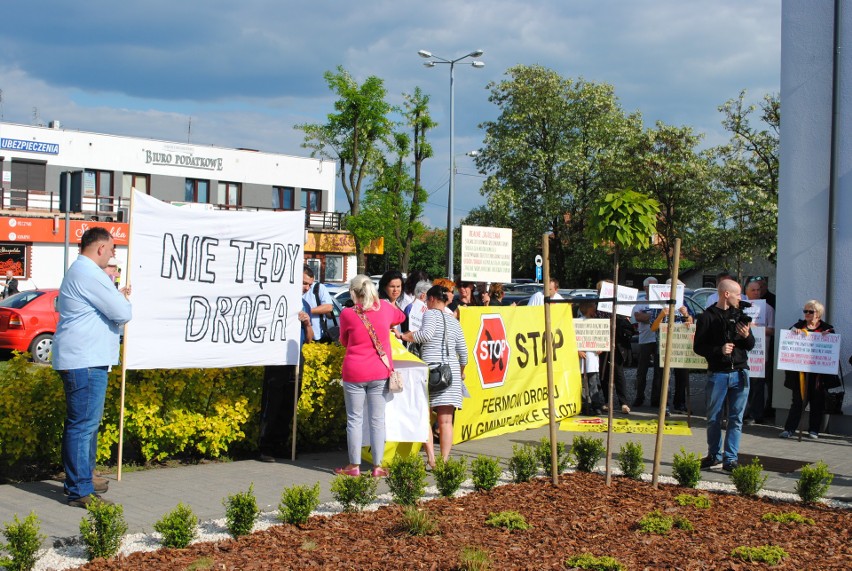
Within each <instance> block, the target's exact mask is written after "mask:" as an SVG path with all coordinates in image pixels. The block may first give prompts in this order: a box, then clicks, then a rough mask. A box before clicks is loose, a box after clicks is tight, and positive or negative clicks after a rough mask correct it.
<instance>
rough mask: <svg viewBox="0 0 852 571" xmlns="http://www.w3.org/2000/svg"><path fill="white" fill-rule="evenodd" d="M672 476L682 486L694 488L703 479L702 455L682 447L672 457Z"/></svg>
mask: <svg viewBox="0 0 852 571" xmlns="http://www.w3.org/2000/svg"><path fill="white" fill-rule="evenodd" d="M672 476H673V477H674V479H675V480H677V483H678V484H680V485H681V486H683V487H685V488H694V487H695V485H696V484H698V482H700V481H701V457H700V456H699V455H698V454H696V453H695V452H687V451H686V450H684V448H683V447H681V448H680V454H678V453H677V452H675V455H674V458H673V459H672Z"/></svg>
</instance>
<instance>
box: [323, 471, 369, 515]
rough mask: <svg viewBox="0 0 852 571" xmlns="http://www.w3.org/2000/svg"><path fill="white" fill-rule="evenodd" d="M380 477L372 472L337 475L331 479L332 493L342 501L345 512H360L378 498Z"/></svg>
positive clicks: (336, 498)
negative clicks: (374, 475) (377, 491)
mask: <svg viewBox="0 0 852 571" xmlns="http://www.w3.org/2000/svg"><path fill="white" fill-rule="evenodd" d="M378 486H379V482H378V478H373V477H372V476H370V474H361V475H360V476H357V477H354V478H353V477H352V476H344V475H340V476H335V478H334V479H333V480H332V481H331V495H332V496H333V497H334V499H335V500H337V501H338V502H340V504H341V505H342V506H343V511H345V512H356V511H357V512H359V511H361V510H363V509H364V508H365V507H366V506H367V505H369V504H370V503H371V502H373V501H375V500H376V490H377V489H378Z"/></svg>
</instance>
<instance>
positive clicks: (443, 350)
mask: <svg viewBox="0 0 852 571" xmlns="http://www.w3.org/2000/svg"><path fill="white" fill-rule="evenodd" d="M440 311H441V317H443V318H444V333H443V340H442V343H441V354H442V355H444V356H445V357H446V358H447V361H448V364H449V360H450V352H449V350H448V349H447V314H446V313H444V310H443V309H442V310H440Z"/></svg>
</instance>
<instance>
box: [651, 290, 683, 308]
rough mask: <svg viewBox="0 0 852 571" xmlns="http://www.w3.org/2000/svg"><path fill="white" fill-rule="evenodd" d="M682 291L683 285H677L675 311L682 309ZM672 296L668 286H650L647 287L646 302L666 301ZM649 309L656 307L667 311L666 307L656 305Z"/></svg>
mask: <svg viewBox="0 0 852 571" xmlns="http://www.w3.org/2000/svg"><path fill="white" fill-rule="evenodd" d="M683 290H684V285H683V284H678V285H677V290H676V295H677V297H676V298H675V309H676V310H677V309H678V308H681V307H683ZM671 296H672V286H671V285H670V284H650V285H649V286H648V301H668V300H669V299H671ZM651 307H657V308H659V309H662V310H666V309H668V306H666V305H661V304H656V305H651Z"/></svg>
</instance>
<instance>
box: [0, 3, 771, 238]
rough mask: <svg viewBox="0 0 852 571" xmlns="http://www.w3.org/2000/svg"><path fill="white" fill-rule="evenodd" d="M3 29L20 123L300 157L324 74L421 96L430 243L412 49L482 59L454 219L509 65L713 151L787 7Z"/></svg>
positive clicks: (70, 18) (41, 18)
mask: <svg viewBox="0 0 852 571" xmlns="http://www.w3.org/2000/svg"><path fill="white" fill-rule="evenodd" d="M3 20H4V22H3V32H2V33H0V54H2V58H0V90H2V101H0V114H2V120H3V121H6V122H12V123H22V124H34V123H36V122H41V123H47V122H48V121H51V120H60V121H61V122H62V125H63V126H64V127H65V128H68V129H75V130H81V131H94V132H100V133H110V134H119V135H131V136H139V137H151V138H156V139H165V140H173V141H187V139H188V138H189V139H190V140H191V142H192V143H194V144H196V145H207V144H210V145H219V146H225V147H248V148H255V149H259V150H262V151H270V152H277V153H285V154H293V155H305V154H306V153H307V151H306V150H304V149H302V148H301V147H300V144H301V142H302V139H303V136H302V133H301V131H297V130H295V129H294V128H293V126H294V125H295V124H298V123H304V122H323V121H324V120H325V116H326V114H327V113H328V112H329V111H331V110H332V104H333V98H332V97H331V95H330V93H329V90H328V88H327V86H326V84H325V82H324V80H323V78H322V74H323V72H325V71H327V70H333V69H334V68H335V67H336V66H338V65H342V66H344V67H345V68H346V69H347V70H349V71H350V72H351V73H352V74H353V76H354V77H355V78H356V79H357V80H358V81H359V82H360V81H363V80H364V79H365V78H366V77H368V76H370V75H376V76H378V77H381V78H382V79H384V80H385V84H386V87H387V89H388V93H389V98H390V100H391V102H392V103H400V102H401V100H402V97H401V95H402V93H410V92H412V91H413V90H414V88H415V87H416V86H419V87H421V88H422V89H423V90H424V92H426V93H427V94H429V95H430V96H431V98H432V113H433V117H434V118H435V120H436V121H438V122H439V126H438V127H437V128H436V129H435V130H434V132H433V133H432V137H431V138H432V142H433V145H434V147H435V153H436V156H435V158H434V159H431V160H430V161H428V162H427V165H426V168H425V174H424V184H425V186H426V188H427V190H428V191H429V192H430V193H431V197H430V202H429V206H428V208H427V211H426V218H427V220H426V221H427V223H430V224H433V225H437V226H444V225H445V224H446V200H447V183H448V178H449V69H448V66H436V67H435V68H431V69H428V68H425V67H423V66H422V63H423V61H424V60H422V59H421V58H419V57H418V56H417V51H418V50H419V49H425V50H428V51H431V52H433V53H434V54H436V55H439V56H442V57H444V58H447V59H453V58H456V57H459V56H462V55H464V54H466V53H469V52H470V51H472V50H475V49H482V50H484V52H485V54H484V55H483V56H482V57H481V58H480V59H481V60H482V61H483V62H485V64H486V65H485V67H484V68H482V69H474V68H472V67H469V66H466V67H457V68H456V73H455V104H456V107H455V109H456V114H455V115H456V117H455V124H456V125H455V127H456V128H455V133H456V153H457V155H458V156H457V159H456V161H457V164H458V172H459V175H458V176H457V178H456V201H455V209H454V214H455V216H456V218H459V217H462V216H464V215H465V214H466V213H467V212H468V211H469V210H470V209H471V208H473V207H475V206H477V205H478V204H481V203H482V202H483V198H482V197H481V195H480V194H479V186H480V184H481V181H482V178H481V177H479V176H477V175H476V171H475V170H474V168H473V163H472V161H471V159H469V158H468V157H466V156H464V153H465V152H466V151H471V150H475V149H478V148H479V147H480V145H481V142H482V131H481V130H480V129H479V128H478V125H479V124H480V123H481V122H482V121H485V120H490V119H494V118H495V117H496V115H497V113H496V109H495V108H494V106H493V105H491V104H490V103H488V91H487V89H486V86H487V84H488V83H489V82H491V81H500V79H501V78H502V77H503V76H504V73H505V71H506V69H507V68H509V67H511V66H513V65H516V64H541V65H544V66H547V67H549V68H552V69H554V70H556V71H557V72H559V73H560V74H561V75H562V76H563V77H566V78H567V77H573V78H578V77H583V78H584V79H586V80H589V81H600V82H607V83H610V84H612V85H614V86H615V90H616V94H617V95H618V97H619V99H620V101H621V103H622V106H623V107H624V109H625V110H627V111H639V112H641V114H642V116H643V118H644V120H645V123H646V124H647V125H649V126H650V125H653V124H654V122H656V121H664V122H666V123H669V124H674V125H689V126H692V127H693V128H694V129H695V130H697V131H698V132H701V133H705V134H706V139H705V144H706V145H712V144H717V143H720V142H722V141H723V140H725V139H726V136H725V134H724V132H723V131H722V129H721V126H720V124H719V121H720V118H721V116H720V114H719V113H718V111H717V107H718V106H719V105H721V104H722V103H723V102H724V101H725V100H727V99H730V98H733V97H735V96H736V95H737V94H738V93H739V91H740V90H741V89H747V90H748V92H749V97H750V99H754V100H757V99H759V98H760V97H761V96H762V95H763V94H764V93H768V92H773V93H774V92H778V91H779V70H780V53H781V44H780V32H781V30H780V28H781V2H780V1H779V0H541V1H536V0H491V1H487V2H486V1H480V0H471V1H455V2H453V1H443V0H433V1H431V2H409V1H407V0H396V1H380V0H363V1H361V2H344V1H342V0H314V1H313V2H291V1H288V0H238V1H234V0H227V1H226V0H204V1H201V0H168V1H166V0H146V1H145V2H133V1H131V2H115V1H112V0H111V1H108V0H85V1H83V2H68V1H65V0H30V1H29V2H12V3H9V4H8V5H7V6H5V9H4V19H3ZM190 118H191V125H192V127H191V134H190V132H189V125H190ZM428 163H431V164H428ZM345 209H346V201H345V198H344V197H343V193H342V191H341V190H339V191H338V199H337V210H345Z"/></svg>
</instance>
